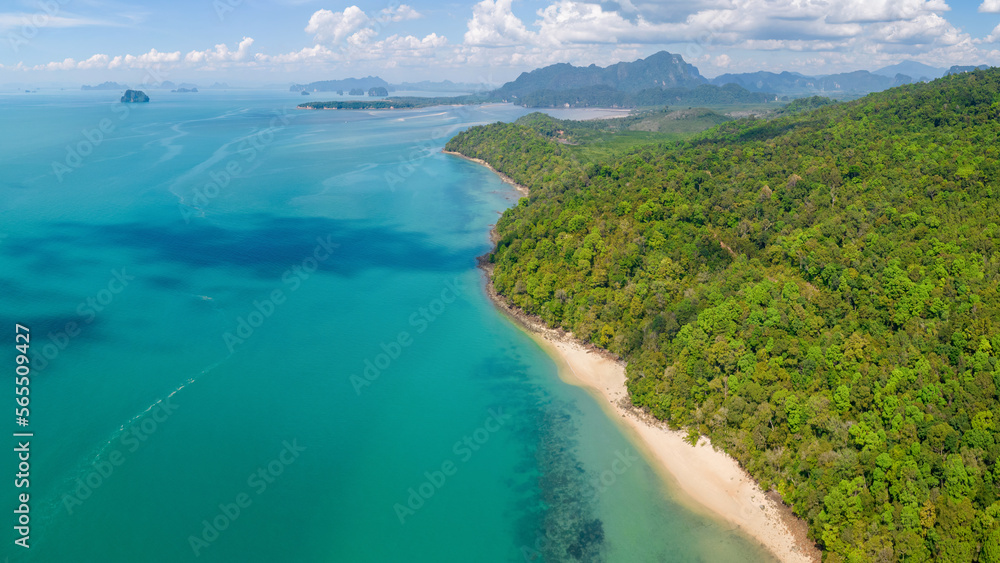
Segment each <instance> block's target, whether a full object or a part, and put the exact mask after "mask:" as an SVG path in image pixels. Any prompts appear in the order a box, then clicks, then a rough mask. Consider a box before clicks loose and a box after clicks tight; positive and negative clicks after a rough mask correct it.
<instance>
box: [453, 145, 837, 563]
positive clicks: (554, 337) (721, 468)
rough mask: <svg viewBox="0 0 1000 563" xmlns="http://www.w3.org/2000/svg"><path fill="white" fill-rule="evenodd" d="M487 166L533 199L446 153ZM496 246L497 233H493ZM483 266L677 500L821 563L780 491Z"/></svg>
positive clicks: (496, 299)
mask: <svg viewBox="0 0 1000 563" xmlns="http://www.w3.org/2000/svg"><path fill="white" fill-rule="evenodd" d="M444 152H446V153H447V154H452V155H455V156H460V157H461V158H464V159H466V160H471V161H473V162H476V163H479V164H482V165H484V166H486V167H487V168H489V169H490V170H492V171H493V172H494V173H496V174H497V175H498V176H499V177H500V178H501V179H502V180H503V181H504V182H506V183H508V184H510V185H511V186H513V187H514V188H515V189H517V191H518V192H520V193H521V194H523V195H525V196H527V195H528V193H529V190H528V188H527V187H525V186H522V185H520V184H518V183H516V182H514V181H513V179H511V178H510V177H508V176H506V175H505V174H503V173H501V172H499V171H497V170H495V169H494V168H493V167H492V166H490V165H489V164H488V163H486V162H484V161H483V160H481V159H476V158H469V157H467V156H465V155H462V154H459V153H455V152H450V151H444ZM490 240H491V241H492V242H493V243H494V244H495V243H496V240H497V237H496V230H495V227H493V228H491V229H490ZM484 258H485V257H480V259H479V260H478V262H479V267H480V269H481V270H483V272H484V273H485V275H486V280H485V285H486V294H487V295H488V296H489V298H490V301H491V302H492V303H493V305H494V306H495V307H496V308H497V309H498V310H499V311H500V312H501V313H503V314H504V315H505V316H507V317H508V318H509V319H510V320H511V321H512V322H513V323H514V324H515V325H516V326H518V327H519V328H521V329H522V330H524V331H525V333H526V334H528V335H529V336H530V337H531V338H532V339H534V340H535V341H536V342H537V343H538V344H539V345H540V346H541V347H542V349H543V350H545V351H546V353H548V354H549V356H551V357H552V359H553V360H555V362H556V365H557V366H558V368H559V377H560V378H561V379H563V381H565V382H567V383H570V384H572V385H576V386H579V387H583V388H585V389H586V390H587V391H588V392H590V393H591V395H593V396H595V398H597V399H598V402H599V403H600V405H601V407H602V408H603V409H604V410H605V412H606V413H607V414H608V416H609V417H611V418H612V419H614V420H616V421H617V422H618V423H619V424H621V426H622V427H623V429H624V430H625V431H626V434H628V435H629V436H630V437H631V438H632V439H633V440H634V441H635V443H636V445H637V446H638V447H639V448H640V449H641V450H642V451H643V453H644V454H645V455H646V457H647V459H648V460H649V461H650V462H651V465H652V466H653V467H654V469H656V470H657V472H658V473H660V475H661V476H662V477H663V478H664V480H665V481H667V482H668V483H669V484H670V485H672V487H671V488H672V489H673V490H676V491H678V492H679V493H680V495H678V496H679V498H678V499H677V500H678V501H680V502H683V503H684V504H686V505H687V506H689V507H690V508H692V509H695V510H700V511H703V512H705V511H707V512H710V513H712V514H714V515H715V516H717V517H719V518H721V519H722V520H724V521H725V522H726V523H728V524H730V525H732V526H734V527H735V528H738V529H740V530H742V531H743V533H745V534H746V535H748V536H750V537H751V538H753V539H754V540H756V541H757V542H758V543H760V544H761V545H762V546H763V547H764V548H765V549H767V551H769V552H770V553H771V554H772V555H773V556H774V557H776V558H777V559H778V560H780V561H782V562H783V563H818V562H819V561H821V555H820V552H819V550H818V549H817V548H816V547H815V545H814V544H813V542H812V541H810V540H809V538H808V536H807V526H806V524H805V522H804V521H802V520H801V519H799V518H798V517H796V516H795V515H794V514H793V513H792V510H791V508H790V507H788V506H786V505H784V504H783V503H781V502H780V499H778V498H776V495H775V494H774V493H766V492H764V491H763V490H762V489H761V488H760V486H759V485H758V484H757V482H756V481H754V479H753V478H752V477H751V476H750V475H749V474H748V473H747V472H746V471H745V470H744V469H743V468H742V467H740V465H739V463H738V462H737V461H736V460H735V459H734V458H732V457H730V456H729V455H727V454H726V453H725V452H723V451H721V450H716V449H714V448H713V447H712V446H711V443H710V442H709V440H708V439H707V438H704V437H703V438H701V440H700V441H699V442H698V444H697V445H696V446H692V445H691V444H690V443H688V442H687V441H686V440H685V438H686V433H684V432H682V431H678V430H671V429H670V428H669V427H667V425H666V424H664V423H663V422H662V421H659V420H657V419H655V418H654V417H653V416H652V415H650V414H649V413H647V412H645V411H644V410H641V409H639V408H637V407H635V406H634V405H632V402H631V401H630V400H629V396H628V390H627V389H626V387H625V365H624V363H623V362H621V361H620V360H619V359H617V358H615V357H614V356H613V355H612V354H611V353H610V352H607V351H605V350H601V349H598V348H596V347H595V346H592V345H589V344H586V343H583V342H581V341H579V340H577V339H576V338H575V337H574V336H573V334H572V333H568V332H566V331H564V330H562V329H552V328H549V327H548V326H546V325H545V323H544V322H543V321H542V320H541V319H540V318H537V317H534V316H532V315H529V314H527V313H525V312H524V311H522V310H520V309H518V308H516V307H515V306H514V305H513V304H512V303H510V302H509V301H507V299H506V298H504V297H503V296H501V295H499V294H498V293H497V292H496V290H495V288H494V287H493V282H492V274H493V265H492V264H490V263H488V262H487V261H486V260H485V259H484Z"/></svg>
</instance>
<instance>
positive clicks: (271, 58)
mask: <svg viewBox="0 0 1000 563" xmlns="http://www.w3.org/2000/svg"><path fill="white" fill-rule="evenodd" d="M335 58H336V53H334V52H333V51H332V50H330V49H329V48H327V47H325V46H323V45H313V46H312V47H303V48H302V49H300V50H298V51H293V52H291V53H285V54H280V55H265V54H263V53H258V54H257V55H255V59H256V60H257V61H259V62H262V63H292V64H297V63H316V62H323V61H329V60H333V59H335Z"/></svg>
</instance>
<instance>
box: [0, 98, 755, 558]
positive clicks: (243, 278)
mask: <svg viewBox="0 0 1000 563" xmlns="http://www.w3.org/2000/svg"><path fill="white" fill-rule="evenodd" d="M114 98H115V96H113V95H111V94H109V93H107V92H65V93H63V92H60V93H48V94H46V93H39V94H30V95H29V94H18V95H4V96H0V131H2V132H3V135H2V136H0V194H2V200H0V201H2V203H0V303H2V306H0V321H2V323H3V326H4V327H6V328H5V329H4V331H3V332H4V334H5V335H6V336H5V338H6V339H7V340H8V344H7V346H6V348H5V349H6V351H5V352H4V353H3V354H2V355H0V361H3V362H6V363H7V366H8V368H7V369H8V371H9V372H12V371H13V370H14V365H15V364H14V361H15V360H14V357H15V351H14V344H15V342H14V330H13V328H14V325H15V323H20V324H22V325H25V326H27V327H29V328H30V331H31V347H30V356H31V357H32V363H31V367H32V370H33V371H32V375H31V385H30V401H31V402H30V417H29V425H28V426H27V427H26V428H19V427H18V426H16V425H15V420H13V419H14V418H15V416H14V415H15V413H14V412H12V411H14V410H15V404H14V402H15V395H14V389H13V386H11V385H9V383H8V385H7V386H6V389H7V390H6V391H5V392H4V393H3V395H2V396H0V403H3V404H7V408H6V409H4V410H5V411H6V412H7V415H8V416H9V418H10V420H8V422H7V428H9V429H10V431H11V432H16V431H28V432H32V433H33V436H32V437H31V438H30V446H29V448H30V476H29V478H28V479H29V481H30V485H29V486H28V487H27V488H23V487H22V488H18V487H16V486H14V485H15V483H14V475H15V474H16V473H17V472H18V459H17V457H16V456H17V454H16V453H15V452H14V451H13V450H14V448H16V447H17V445H18V440H17V439H15V438H13V437H10V438H8V439H7V443H8V444H9V447H7V448H5V450H6V451H7V453H6V454H3V456H0V457H2V458H3V459H2V460H0V469H2V470H3V472H4V474H5V475H4V481H5V483H6V484H5V486H4V488H3V491H4V494H3V496H2V497H0V509H2V510H0V513H2V514H5V515H6V516H5V517H3V518H4V520H3V521H2V525H3V526H2V527H3V529H4V530H5V531H4V543H3V547H2V548H0V557H8V558H9V560H10V561H31V562H53V563H57V562H58V563H62V562H76V561H83V562H89V561H101V562H121V563H133V562H140V561H141V562H150V563H158V562H178V561H226V562H232V561H241V562H256V561H296V562H341V561H344V562H354V561H361V562H364V561H393V562H395V561H407V562H411V561H412V562H421V561H435V562H442V561H445V562H450V561H456V562H464V561H469V562H490V561H525V560H527V561H608V562H632V561H640V562H642V561H669V562H674V561H676V562H682V561H683V562H686V561H770V560H771V559H770V558H769V557H768V556H767V555H766V554H765V553H764V552H763V551H762V550H761V549H760V548H758V547H757V546H755V545H754V544H753V542H752V541H750V540H748V539H746V538H744V537H743V536H741V535H740V534H738V533H737V532H734V531H733V530H731V529H730V528H731V527H730V526H727V525H723V524H719V523H718V522H717V521H716V520H713V519H711V518H709V517H706V516H704V515H701V514H697V513H695V512H692V511H691V510H689V509H687V508H685V507H684V506H683V505H681V504H679V503H678V502H676V501H675V500H674V496H673V493H672V492H671V491H670V490H669V488H668V487H667V486H665V485H664V484H663V483H662V480H661V479H660V478H659V477H658V476H657V474H656V473H655V472H654V471H653V470H652V469H651V467H650V465H649V464H648V463H647V462H646V461H645V460H644V459H643V458H642V456H641V455H640V454H639V452H638V450H637V448H636V447H635V446H634V445H633V444H632V443H631V442H629V440H628V439H627V438H626V437H625V435H624V434H623V432H622V430H621V429H620V428H619V427H618V426H617V425H616V423H615V422H614V421H612V420H610V419H609V418H608V417H607V416H606V415H605V413H604V412H603V411H602V410H601V408H600V407H599V405H598V404H597V403H596V401H595V400H594V399H593V398H592V397H591V396H590V395H588V394H587V393H586V392H584V391H583V390H581V389H579V388H575V387H572V386H569V385H567V384H565V383H563V382H562V381H560V380H559V378H558V377H557V373H556V368H555V365H554V363H553V361H552V360H551V359H550V358H549V357H548V356H546V355H545V354H544V353H543V352H542V350H541V349H540V348H538V346H537V345H535V344H534V343H533V342H532V340H531V339H530V338H528V337H527V336H526V335H525V334H523V333H522V332H521V331H519V330H518V329H517V328H516V327H514V326H513V325H512V324H511V323H510V322H509V321H507V320H506V319H505V318H503V317H502V316H501V315H500V314H498V313H497V312H496V311H495V310H494V309H493V307H492V306H491V305H490V303H489V301H488V300H487V298H486V296H485V294H484V290H483V277H482V275H481V273H480V272H479V271H478V270H476V268H475V261H474V258H475V256H477V255H480V254H482V253H484V252H486V251H487V250H488V249H489V241H488V235H487V232H488V229H489V225H490V224H492V223H494V222H495V221H496V219H497V217H498V214H499V212H500V211H501V210H503V209H504V208H506V207H507V206H510V205H512V204H514V203H515V202H516V198H517V195H516V194H515V193H514V192H513V191H512V190H511V189H510V188H509V187H508V186H506V185H505V184H503V183H502V182H500V181H499V180H498V179H497V178H496V177H495V176H494V175H493V174H492V173H490V172H489V171H488V170H486V169H484V168H483V167H480V166H477V165H475V164H472V163H469V162H466V161H464V160H462V159H458V158H455V157H451V156H448V155H444V154H442V153H441V152H440V150H441V148H442V147H443V145H444V143H445V142H446V140H447V139H448V138H450V137H451V136H452V135H454V134H455V133H456V132H457V131H459V130H461V129H463V128H465V127H468V126H470V125H473V124H479V123H488V122H493V121H498V120H512V119H515V118H517V117H518V116H520V115H522V114H523V113H524V112H525V110H523V109H520V108H515V107H512V106H507V105H492V106H482V107H475V108H429V109H425V110H416V111H405V112H402V111H400V112H346V111H339V112H338V111H296V110H294V109H293V108H294V106H295V104H297V103H301V101H302V98H304V97H301V96H297V95H294V94H291V93H284V92H241V91H230V92H203V93H199V94H193V95H192V94H187V95H183V94H168V93H165V92H162V93H161V92H156V93H154V95H153V96H152V98H153V101H152V103H149V104H143V105H128V106H126V105H121V104H118V103H116V101H115V99H114ZM583 115H584V114H579V112H577V113H575V114H572V117H580V116H583ZM22 440H23V439H22ZM20 493H29V494H30V501H29V503H28V504H29V508H30V512H29V518H30V537H29V540H28V542H29V544H30V546H31V547H30V548H29V549H24V548H22V547H19V546H17V545H15V544H14V540H15V539H17V538H18V537H20V535H19V532H18V531H17V530H15V529H14V526H15V525H17V523H16V520H15V518H16V517H17V516H18V515H16V514H14V513H13V511H14V510H16V509H17V508H18V506H19V504H20V503H19V502H18V499H17V495H18V494H20Z"/></svg>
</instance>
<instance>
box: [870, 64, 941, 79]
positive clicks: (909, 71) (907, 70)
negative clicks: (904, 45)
mask: <svg viewBox="0 0 1000 563" xmlns="http://www.w3.org/2000/svg"><path fill="white" fill-rule="evenodd" d="M944 73H945V69H943V68H938V67H936V66H930V65H926V64H924V63H921V62H917V61H910V60H906V61H903V62H901V63H897V64H894V65H889V66H887V67H883V68H880V69H878V70H873V71H872V74H880V75H882V76H888V77H890V78H892V77H894V76H896V75H897V74H902V75H905V76H910V77H912V78H913V79H914V80H919V81H925V80H934V79H935V78H941V77H942V76H944Z"/></svg>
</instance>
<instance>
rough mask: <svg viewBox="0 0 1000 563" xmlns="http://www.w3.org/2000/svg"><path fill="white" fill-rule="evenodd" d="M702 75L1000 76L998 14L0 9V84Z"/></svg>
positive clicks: (663, 6) (228, 4) (257, 0)
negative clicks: (689, 66)
mask: <svg viewBox="0 0 1000 563" xmlns="http://www.w3.org/2000/svg"><path fill="white" fill-rule="evenodd" d="M663 49H665V50H668V51H671V52H674V53H679V54H681V55H682V56H683V57H684V58H685V60H687V61H689V62H691V63H693V64H695V65H696V66H698V68H699V69H700V70H701V71H702V74H704V75H706V76H715V75H717V74H721V73H724V72H749V71H756V70H793V71H799V72H804V73H813V74H818V73H833V72H842V71H850V70H857V69H869V70H872V69H876V68H879V67H881V66H885V65H888V64H892V63H896V62H899V61H901V60H904V59H915V60H919V61H921V62H925V63H928V64H931V65H935V66H951V65H952V64H980V63H988V64H993V65H1000V0H683V1H681V0H660V1H655V0H606V1H601V0H588V1H573V0H482V1H479V2H475V1H451V2H429V1H424V0H406V2H405V3H401V2H399V1H398V0H379V1H370V2H369V1H363V0H361V1H357V0H356V1H354V2H351V1H348V2H330V1H327V0H171V1H169V2H167V1H155V2H154V1H139V2H137V1H131V2H125V1H119V0H3V2H2V3H0V82H4V83H30V82H36V83H45V84H80V83H84V82H87V83H93V82H100V81H104V80H115V81H119V82H132V83H138V82H142V81H144V80H145V79H146V77H148V76H152V77H153V79H154V80H155V79H156V78H160V79H169V80H172V81H175V82H179V81H185V80H186V81H193V82H196V83H202V84H207V83H210V82H212V81H216V80H218V81H228V82H230V83H232V84H263V83H284V82H290V81H295V82H308V81H312V80H320V79H331V78H343V77H347V76H363V75H368V74H375V75H379V76H382V77H383V78H386V79H387V80H389V81H391V82H400V81H404V80H424V79H432V80H439V79H445V78H447V79H451V80H455V81H467V82H480V81H488V82H494V83H500V82H503V81H506V80H510V79H513V78H514V77H516V76H517V74H519V73H520V72H522V71H524V70H531V69H532V68H536V67H539V66H544V65H547V64H551V63H555V62H571V63H574V64H590V63H597V64H600V65H605V64H610V63H613V62H617V61H619V60H633V59H636V58H640V57H645V56H647V55H650V54H652V53H654V52H656V51H659V50H663Z"/></svg>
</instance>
